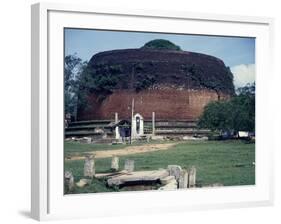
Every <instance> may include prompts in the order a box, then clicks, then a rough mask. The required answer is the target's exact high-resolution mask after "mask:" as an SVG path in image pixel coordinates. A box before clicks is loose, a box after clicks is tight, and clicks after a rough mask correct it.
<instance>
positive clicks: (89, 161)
mask: <svg viewBox="0 0 281 224" xmlns="http://www.w3.org/2000/svg"><path fill="white" fill-rule="evenodd" d="M94 157H95V156H94V155H86V158H85V164H84V176H85V177H90V178H92V177H93V176H95V160H94Z"/></svg>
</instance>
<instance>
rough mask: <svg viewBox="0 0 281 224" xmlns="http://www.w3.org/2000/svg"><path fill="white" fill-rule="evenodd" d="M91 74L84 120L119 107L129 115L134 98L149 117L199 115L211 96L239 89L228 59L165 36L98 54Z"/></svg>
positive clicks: (80, 111) (122, 116)
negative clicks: (185, 46)
mask: <svg viewBox="0 0 281 224" xmlns="http://www.w3.org/2000/svg"><path fill="white" fill-rule="evenodd" d="M155 43H156V44H155ZM167 43H168V44H167ZM163 46H164V47H163ZM165 46H168V47H165ZM85 74H87V75H85ZM85 74H84V76H87V77H84V78H87V82H85V83H86V84H85V86H80V88H82V89H84V90H87V93H86V96H85V97H84V98H85V99H84V101H85V102H84V103H83V104H82V103H80V106H79V107H78V113H77V118H78V120H99V119H113V118H114V113H115V112H117V113H118V114H119V118H120V119H129V118H130V116H131V109H130V108H131V104H132V99H134V101H135V108H134V109H135V112H136V113H140V114H141V115H142V116H143V117H144V119H151V113H152V112H155V114H156V118H157V119H162V120H196V119H198V117H199V116H200V115H201V113H202V112H203V109H204V107H205V105H207V104H208V103H209V102H211V101H216V100H221V99H225V98H229V97H230V96H232V95H233V94H234V86H233V75H232V73H231V72H230V70H229V68H228V67H226V66H225V64H224V62H223V61H222V60H220V59H218V58H216V57H213V56H210V55H205V54H200V53H195V52H188V51H183V50H181V49H180V47H178V46H176V45H174V44H173V43H171V42H169V41H167V42H165V40H156V41H154V42H153V41H151V42H148V43H147V44H146V45H144V46H143V47H141V48H139V49H124V50H112V51H105V52H100V53H98V54H95V55H94V56H93V57H92V58H91V60H90V61H89V63H88V66H87V72H85ZM82 78H83V77H82ZM80 101H82V100H81V99H80Z"/></svg>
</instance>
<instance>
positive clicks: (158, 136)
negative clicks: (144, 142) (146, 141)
mask: <svg viewBox="0 0 281 224" xmlns="http://www.w3.org/2000/svg"><path fill="white" fill-rule="evenodd" d="M151 140H164V136H162V135H153V136H151Z"/></svg>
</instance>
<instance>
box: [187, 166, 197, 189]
mask: <svg viewBox="0 0 281 224" xmlns="http://www.w3.org/2000/svg"><path fill="white" fill-rule="evenodd" d="M195 186H196V168H195V167H194V166H192V167H191V168H190V169H189V172H188V187H195Z"/></svg>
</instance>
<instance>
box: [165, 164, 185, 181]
mask: <svg viewBox="0 0 281 224" xmlns="http://www.w3.org/2000/svg"><path fill="white" fill-rule="evenodd" d="M167 169H168V172H169V175H170V176H174V177H175V178H176V181H179V178H180V174H181V171H182V169H181V167H180V166H178V165H169V166H168V168H167Z"/></svg>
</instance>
